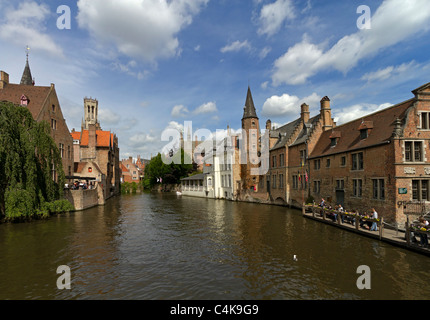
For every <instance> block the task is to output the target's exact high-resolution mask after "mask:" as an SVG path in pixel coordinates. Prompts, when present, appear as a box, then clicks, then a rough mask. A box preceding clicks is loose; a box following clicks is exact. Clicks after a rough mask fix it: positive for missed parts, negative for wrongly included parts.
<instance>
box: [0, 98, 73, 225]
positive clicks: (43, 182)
mask: <svg viewBox="0 0 430 320" xmlns="http://www.w3.org/2000/svg"><path fill="white" fill-rule="evenodd" d="M54 168H55V171H56V172H57V179H56V181H54V179H53V169H54ZM64 183H65V175H64V171H63V167H62V161H61V156H60V152H59V150H58V148H57V146H56V144H55V142H54V140H53V139H52V137H51V135H50V128H49V124H48V123H47V122H45V121H42V122H36V121H35V120H34V119H33V117H32V115H31V113H30V111H29V110H28V109H27V108H25V107H19V106H16V105H13V104H11V103H8V102H0V217H1V218H6V220H22V219H31V218H38V217H46V216H47V215H49V213H50V212H51V211H52V208H53V207H55V206H58V202H56V201H57V200H59V199H60V198H61V195H62V190H63V186H64Z"/></svg>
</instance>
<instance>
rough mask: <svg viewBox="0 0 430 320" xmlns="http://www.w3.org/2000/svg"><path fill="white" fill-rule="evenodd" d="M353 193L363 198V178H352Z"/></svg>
mask: <svg viewBox="0 0 430 320" xmlns="http://www.w3.org/2000/svg"><path fill="white" fill-rule="evenodd" d="M352 184H353V185H352V187H353V188H352V194H353V196H354V197H356V198H361V196H362V195H363V180H361V179H353V180H352Z"/></svg>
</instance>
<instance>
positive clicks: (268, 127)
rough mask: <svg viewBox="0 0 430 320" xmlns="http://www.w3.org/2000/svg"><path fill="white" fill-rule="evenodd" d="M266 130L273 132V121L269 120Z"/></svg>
mask: <svg viewBox="0 0 430 320" xmlns="http://www.w3.org/2000/svg"><path fill="white" fill-rule="evenodd" d="M266 130H269V131H270V130H272V121H271V120H267V121H266Z"/></svg>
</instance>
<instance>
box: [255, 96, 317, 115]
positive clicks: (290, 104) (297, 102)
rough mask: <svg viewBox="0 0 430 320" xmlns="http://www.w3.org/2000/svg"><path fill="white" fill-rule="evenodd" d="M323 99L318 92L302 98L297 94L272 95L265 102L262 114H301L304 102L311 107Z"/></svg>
mask: <svg viewBox="0 0 430 320" xmlns="http://www.w3.org/2000/svg"><path fill="white" fill-rule="evenodd" d="M320 101H321V97H320V96H318V95H317V94H316V93H313V94H311V95H310V96H308V97H305V98H302V99H300V98H299V97H297V96H290V95H289V94H283V95H282V96H276V95H275V96H272V97H270V98H268V99H267V100H266V102H265V103H264V104H263V112H262V114H263V115H264V116H266V117H281V116H297V117H299V116H300V111H301V109H300V107H301V105H302V104H303V103H306V104H307V105H309V107H310V108H315V107H317V106H318V104H319V102H320Z"/></svg>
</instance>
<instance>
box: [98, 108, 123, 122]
mask: <svg viewBox="0 0 430 320" xmlns="http://www.w3.org/2000/svg"><path fill="white" fill-rule="evenodd" d="M98 118H99V121H100V123H101V124H102V125H103V124H108V125H112V124H118V123H119V121H120V119H121V116H120V115H118V114H116V113H115V112H113V111H111V110H109V109H99V114H98Z"/></svg>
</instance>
